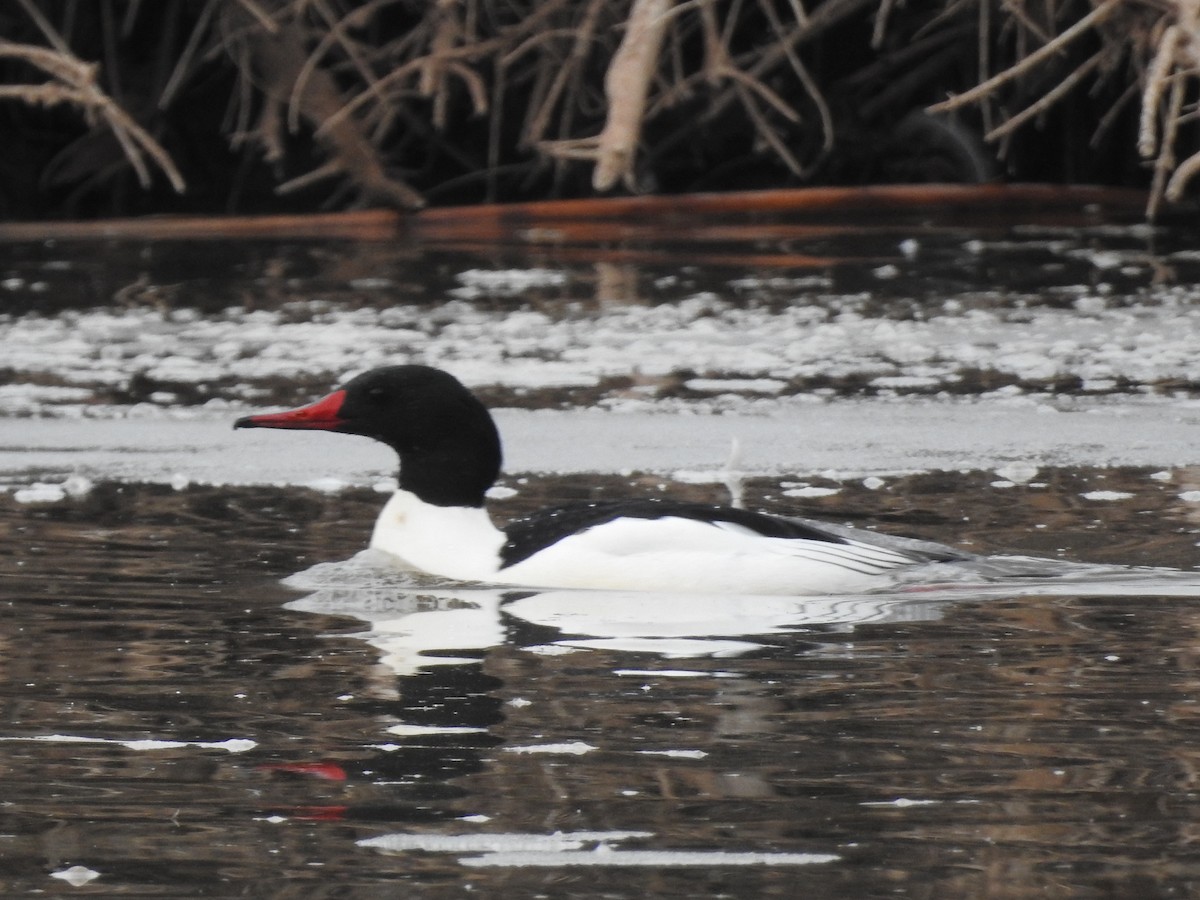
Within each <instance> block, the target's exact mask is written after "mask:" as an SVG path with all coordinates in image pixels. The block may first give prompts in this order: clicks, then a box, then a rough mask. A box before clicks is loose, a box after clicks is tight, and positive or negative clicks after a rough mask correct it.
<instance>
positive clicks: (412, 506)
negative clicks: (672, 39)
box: [234, 365, 974, 594]
mask: <svg viewBox="0 0 1200 900" xmlns="http://www.w3.org/2000/svg"><path fill="white" fill-rule="evenodd" d="M234 428H289V429H302V430H319V431H338V432H343V433H345V434H360V435H364V436H366V437H370V438H374V439H375V440H377V441H382V442H383V443H385V444H387V445H388V446H390V447H391V448H392V449H394V450H395V451H396V452H397V453H398V454H399V456H400V479H399V488H398V490H397V491H396V493H395V495H394V496H393V497H392V498H391V499H390V500H389V501H388V503H387V505H386V506H384V508H383V511H382V512H381V513H380V515H379V519H378V520H377V521H376V523H375V529H374V532H373V533H372V535H371V547H372V548H375V549H378V550H383V551H385V552H387V553H389V554H392V555H393V556H396V557H398V558H399V559H400V560H401V561H403V562H404V563H406V564H407V565H408V566H410V567H412V568H414V569H418V570H420V571H423V572H426V573H429V574H432V575H438V576H442V577H445V578H451V579H455V580H461V581H482V582H488V583H491V584H504V585H522V586H527V587H538V588H601V589H607V590H646V591H659V592H662V591H671V592H701V593H723V594H824V593H844V592H860V591H863V590H868V589H871V588H873V587H880V586H886V585H887V584H889V583H892V580H893V579H894V578H895V577H896V576H898V575H902V574H903V573H905V572H907V571H910V570H913V569H915V568H917V567H921V566H925V565H928V564H930V563H941V562H953V561H961V560H967V559H972V558H974V557H972V556H971V555H970V554H965V553H960V552H959V551H956V550H952V549H950V548H949V547H943V546H941V545H939V544H932V543H928V542H925V541H916V540H909V539H905V538H894V537H888V536H884V535H878V534H874V533H871V532H864V531H860V530H858V529H854V528H848V527H845V526H836V525H827V524H823V523H819V522H813V521H810V520H807V519H796V518H790V517H782V516H774V515H767V514H764V513H756V512H749V511H746V510H743V509H735V508H731V507H720V506H707V505H704V504H701V503H686V502H674V501H667V500H650V499H631V500H607V501H600V502H595V503H579V504H574V505H569V506H562V507H556V508H552V509H548V510H545V511H543V512H541V513H539V514H537V515H534V516H532V517H530V518H528V519H523V520H521V521H517V522H514V523H513V524H511V525H509V526H508V527H507V528H505V529H503V530H501V529H499V528H497V527H496V526H495V525H494V524H492V521H491V519H490V518H489V516H488V513H487V511H486V510H485V509H484V494H485V492H486V491H487V490H488V489H489V488H490V487H491V486H492V485H493V484H494V483H495V481H496V478H497V476H498V475H499V473H500V436H499V433H498V432H497V430H496V425H495V423H494V422H493V421H492V417H491V415H490V414H489V413H488V411H487V408H486V407H484V405H483V404H482V403H481V402H480V401H479V399H478V398H477V397H475V395H474V394H472V393H471V392H470V391H469V390H467V388H466V387H464V386H463V385H462V384H461V383H460V382H459V381H458V380H457V379H456V378H454V377H453V376H452V375H450V374H448V373H446V372H443V371H441V370H439V369H434V368H430V367H428V366H419V365H403V366H388V367H385V368H380V369H373V370H371V371H369V372H365V373H364V374H362V375H359V376H358V377H356V378H354V379H352V380H351V381H349V382H348V383H347V384H346V385H345V386H344V387H342V388H341V389H340V390H337V391H334V392H333V393H332V394H330V395H329V396H327V397H325V398H324V399H321V400H318V401H316V402H315V403H312V404H310V405H308V406H303V407H300V408H298V409H293V410H289V411H287V412H279V413H267V414H263V415H255V416H246V417H244V418H241V419H238V420H237V422H235V423H234Z"/></svg>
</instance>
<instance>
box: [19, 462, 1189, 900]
mask: <svg viewBox="0 0 1200 900" xmlns="http://www.w3.org/2000/svg"><path fill="white" fill-rule="evenodd" d="M1153 474H1154V473H1151V472H1147V471H1142V470H1110V471H1093V472H1087V473H1083V472H1078V471H1060V472H1046V473H1044V478H1043V481H1042V482H1041V483H1042V484H1044V487H1038V488H1033V487H1016V488H1013V487H992V486H990V485H989V483H988V481H987V479H985V478H984V477H983V476H971V475H954V476H951V475H927V476H919V477H913V478H908V479H899V480H896V481H895V482H893V483H891V484H890V485H889V486H888V487H887V488H885V489H882V490H877V491H867V490H866V489H865V488H861V487H858V486H856V485H846V486H845V488H844V490H843V491H842V493H840V494H838V495H834V496H831V497H826V498H821V499H818V500H813V501H807V502H806V503H805V506H806V511H808V512H813V513H816V514H819V515H823V516H828V517H832V518H836V519H840V520H842V521H851V522H854V521H861V520H862V519H863V518H865V517H867V516H868V515H870V516H871V517H872V518H873V519H874V520H875V521H878V522H882V523H883V526H882V527H885V528H887V529H890V530H896V531H902V532H905V533H910V534H916V535H919V536H923V537H928V538H933V539H938V540H955V539H959V538H961V539H965V540H972V541H976V543H975V544H974V545H973V546H975V547H976V549H985V550H1010V551H1018V552H1036V553H1040V554H1044V555H1050V556H1058V555H1066V556H1069V557H1071V558H1075V559H1081V560H1087V561H1092V562H1112V561H1125V562H1136V563H1138V564H1141V565H1171V566H1188V565H1190V563H1191V562H1192V560H1193V559H1194V556H1195V543H1196V540H1197V536H1196V532H1197V528H1196V523H1195V522H1194V521H1192V519H1191V517H1190V516H1189V514H1188V512H1187V504H1184V503H1181V502H1179V501H1178V500H1177V499H1175V498H1176V495H1177V493H1178V491H1179V486H1178V485H1176V484H1172V483H1170V482H1166V481H1164V480H1163V478H1162V477H1161V476H1160V477H1158V478H1153V477H1151V476H1152V475H1153ZM1098 483H1103V484H1104V485H1105V487H1106V488H1107V489H1109V490H1113V491H1118V492H1123V493H1126V494H1128V495H1129V499H1126V500H1124V501H1120V500H1115V501H1109V502H1107V503H1105V504H1104V508H1103V514H1102V517H1103V525H1102V526H1101V523H1100V517H1099V514H1098V513H1097V507H1096V504H1095V503H1094V502H1088V501H1084V500H1081V499H1080V495H1081V492H1085V491H1089V490H1092V489H1094V488H1095V486H1096V485H1097V484H1098ZM617 488H624V489H626V490H629V491H631V492H639V491H642V492H644V491H645V490H646V488H645V486H644V485H641V484H638V483H632V484H631V483H628V482H627V481H621V480H620V479H614V478H607V479H606V478H600V477H597V478H595V479H593V480H586V479H585V480H581V479H578V478H576V479H572V480H571V481H570V482H569V483H568V482H565V481H563V480H561V479H549V478H546V479H535V480H533V481H531V482H530V483H529V484H528V485H526V486H525V487H524V489H523V490H522V492H521V494H520V495H519V496H518V497H517V498H514V499H511V500H508V501H505V502H503V503H501V504H499V512H500V515H502V516H503V515H511V514H516V513H519V512H521V511H522V510H523V509H524V508H525V507H534V506H539V505H541V504H543V503H545V502H548V501H549V500H551V499H553V498H558V497H562V496H564V495H567V494H572V495H578V494H579V493H580V492H581V491H589V490H591V491H595V490H615V489H617ZM682 490H683V491H684V492H691V493H694V494H696V495H697V496H703V495H704V492H706V491H711V490H712V489H711V488H709V487H705V486H699V487H698V486H690V487H683V488H682ZM778 492H779V485H778V484H776V483H773V482H767V481H755V482H753V483H752V484H751V485H750V492H749V497H748V499H749V500H750V501H751V502H752V503H753V504H756V505H757V504H760V503H761V504H766V505H768V506H770V507H772V508H777V509H778V508H782V502H783V501H781V500H780V499H779V497H778ZM379 503H380V497H379V495H378V494H374V493H371V492H368V491H361V492H354V491H350V492H345V493H342V494H336V495H321V494H316V493H313V492H308V491H304V490H302V489H298V488H286V489H285V488H279V489H268V488H261V489H250V488H243V489H234V488H206V487H190V488H188V489H186V490H182V491H173V490H171V489H170V488H169V487H165V486H135V485H125V486H118V485H100V486H98V487H97V488H96V489H95V490H93V491H92V493H90V494H89V495H87V496H85V497H82V498H76V499H71V498H68V499H64V500H62V501H59V502H57V503H45V504H32V505H31V504H25V505H22V504H18V503H15V502H13V501H12V499H11V497H10V496H8V495H3V496H0V534H2V535H3V540H2V541H0V596H2V598H3V599H2V600H0V603H2V604H3V608H4V613H5V615H4V619H3V623H4V624H3V626H2V628H3V630H2V634H3V645H2V647H0V665H2V666H3V669H2V672H3V677H2V679H0V691H2V692H3V697H2V699H0V709H2V711H3V716H4V722H3V725H2V726H0V766H2V769H3V784H4V795H3V797H2V798H0V803H2V806H0V887H3V890H4V893H5V895H6V896H21V895H26V894H30V893H36V892H45V893H52V894H57V893H70V894H72V895H76V894H77V895H81V896H89V895H105V896H155V897H158V896H172V897H174V896H181V897H182V896H211V897H234V896H247V897H263V896H279V897H305V898H309V897H313V898H318V897H321V898H323V897H331V898H332V897H381V896H386V897H392V896H395V897H402V896H404V897H407V896H421V897H426V896H428V897H458V896H489V897H492V896H495V897H499V896H505V897H539V896H545V897H572V896H578V897H643V896H657V897H683V896H692V897H694V896H712V897H719V896H735V897H767V896H769V897H884V896H915V897H1135V896H1136V897H1156V896H1178V897H1187V896H1194V895H1195V893H1196V891H1197V890H1198V889H1200V855H1198V854H1197V852H1196V849H1195V848H1196V838H1197V833H1196V832H1197V825H1196V823H1197V821H1198V817H1197V813H1198V811H1200V793H1198V792H1200V784H1198V783H1197V770H1198V766H1200V750H1197V747H1200V679H1198V678H1197V676H1196V669H1197V661H1198V660H1197V656H1198V655H1200V613H1198V610H1200V606H1198V601H1197V598H1196V597H1195V596H1192V597H1188V596H1156V595H1154V593H1153V591H1152V590H1147V589H1138V588H1132V589H1130V590H1129V591H1127V592H1124V593H1118V594H1117V595H1114V596H1098V597H1095V596H1092V597H1089V596H1083V595H1080V594H1078V593H1075V594H1072V593H1069V592H1068V593H1060V594H1058V595H1050V596H1045V595H1037V593H1036V592H1030V593H1021V592H1020V591H1019V590H1017V591H1014V592H1009V593H1008V594H1006V595H999V596H997V595H988V594H985V593H984V592H982V591H980V592H979V593H978V594H977V595H976V594H973V593H972V591H971V590H966V591H965V592H964V591H958V592H957V593H954V592H950V593H945V594H938V593H937V592H929V593H927V594H922V593H916V594H908V595H893V596H885V597H881V598H874V599H873V600H871V601H870V602H867V603H859V604H858V605H854V604H853V603H849V601H847V603H843V604H836V603H835V604H828V603H826V604H824V605H822V603H820V602H817V601H813V602H812V603H811V604H809V605H805V604H803V603H793V604H792V605H791V606H787V607H786V608H781V609H780V610H777V614H770V613H767V614H764V613H763V611H762V610H761V609H760V610H754V609H752V608H743V609H742V610H741V613H740V615H741V616H742V617H743V619H742V620H739V618H738V616H737V615H735V616H732V617H727V618H726V619H725V620H723V621H720V622H715V621H710V622H708V624H701V625H698V626H697V627H696V629H695V631H696V633H692V634H689V633H688V631H687V630H686V629H682V630H681V631H680V632H679V633H676V632H675V631H673V630H672V629H671V628H670V627H669V623H670V621H671V620H672V619H673V618H677V617H675V616H673V615H667V616H665V617H662V618H663V619H665V620H666V622H667V625H666V626H664V624H663V621H656V616H655V613H654V610H653V609H650V608H646V607H645V605H646V604H652V603H654V602H655V601H654V600H653V599H652V598H645V599H644V600H643V601H642V606H643V608H642V611H641V614H640V615H639V614H634V615H631V614H630V612H629V606H628V604H626V605H625V606H623V607H622V606H620V605H619V604H617V605H616V606H612V607H609V608H608V609H600V610H597V609H595V608H594V606H593V605H592V601H590V600H587V601H584V602H583V603H582V604H577V605H576V606H574V607H571V608H568V607H569V604H568V606H563V605H562V604H559V605H558V606H556V607H555V610H556V611H557V612H558V613H560V614H561V613H563V611H564V610H567V611H568V613H570V614H569V615H567V616H566V617H565V618H563V617H561V616H560V617H559V618H557V619H554V618H553V617H548V616H547V615H545V614H543V613H544V612H545V610H544V609H542V608H541V607H538V606H537V605H536V604H537V603H538V602H540V601H537V598H536V597H532V598H531V597H530V596H528V594H504V595H492V594H489V593H488V592H478V593H477V594H475V595H472V593H471V592H470V591H458V592H455V591H441V592H439V591H438V590H436V589H429V590H424V591H413V590H411V589H410V590H407V591H406V590H403V589H401V588H393V587H389V586H388V585H387V583H386V581H383V582H381V581H378V580H377V581H375V582H374V584H373V587H371V588H370V589H364V587H363V585H364V583H365V582H364V580H363V579H362V578H356V576H354V574H353V572H354V570H353V569H352V567H351V568H347V569H343V570H342V576H341V577H340V578H333V579H327V580H326V584H325V590H323V591H317V592H315V593H314V592H313V591H312V590H307V591H306V590H299V589H294V588H289V587H286V586H284V585H282V584H281V583H280V579H281V578H284V577H287V576H290V575H293V574H294V573H296V572H297V571H299V570H304V569H307V568H308V567H309V566H310V565H312V564H313V563H318V562H323V561H331V560H344V559H347V558H349V557H352V556H353V555H354V554H355V553H356V552H357V551H358V550H359V549H360V548H361V546H362V544H363V542H364V540H365V535H366V532H367V527H368V523H369V522H370V519H371V516H372V515H373V512H374V510H375V508H376V507H377V506H378V505H379ZM1040 526H1047V527H1040ZM316 571H317V572H318V573H319V572H321V571H322V570H321V569H318V570H316ZM311 578H316V580H320V578H319V577H317V576H313V575H312V573H310V579H311ZM367 580H368V581H369V580H370V579H367ZM1192 586H1193V593H1197V592H1200V591H1197V590H1196V583H1195V582H1193V583H1192ZM339 588H340V589H339ZM1164 593H1168V592H1164ZM601 596H602V597H603V595H601ZM618 599H619V598H618ZM601 602H603V601H601ZM664 602H666V601H664ZM531 604H533V605H531ZM847 604H849V605H847ZM312 610H316V611H312ZM322 610H323V611H322ZM539 610H541V613H539ZM705 615H706V614H705V612H704V610H703V609H699V610H697V611H695V612H694V615H693V618H694V620H695V621H697V622H701V623H703V622H704V621H705ZM589 616H590V619H589ZM422 617H424V618H422ZM430 617H433V618H430ZM422 621H426V622H433V623H434V624H435V625H436V626H437V627H435V628H433V629H428V628H426V629H425V633H424V636H422V628H421V626H420V625H419V623H420V622H422ZM589 621H590V622H591V623H593V624H592V626H588V624H587V623H588V622H589ZM638 621H641V623H642V624H641V625H638V624H637V622H638ZM740 621H744V622H745V627H742V626H741V625H740ZM368 622H369V624H368ZM554 622H558V623H559V624H562V625H564V627H565V630H560V629H559V628H556V627H554V625H553V623H554ZM596 623H600V625H599V627H596ZM614 623H616V625H617V626H619V627H612V628H609V629H608V630H607V631H606V630H605V628H606V627H607V626H612V625H613V624H614ZM647 623H648V624H647ZM572 629H575V630H572ZM430 634H433V635H435V636H434V637H432V638H431V637H430V636H429V635H430ZM414 635H416V636H415V637H414ZM414 648H415V649H414ZM421 648H425V650H424V653H423V654H422V653H421ZM139 742H143V743H139ZM73 867H80V868H78V869H76V868H73ZM88 873H98V875H97V876H95V877H94V878H93V880H91V881H90V882H87V883H86V884H83V885H81V886H78V887H71V886H70V885H69V883H68V881H66V880H65V879H66V877H67V876H70V875H80V876H84V877H86V876H87V874H88Z"/></svg>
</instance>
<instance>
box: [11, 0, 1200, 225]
mask: <svg viewBox="0 0 1200 900" xmlns="http://www.w3.org/2000/svg"><path fill="white" fill-rule="evenodd" d="M0 29H2V32H0V33H3V34H5V35H6V36H7V37H5V38H4V39H0V100H3V101H5V102H3V103H0V116H2V117H3V119H4V130H5V132H6V133H7V134H8V135H9V136H10V143H9V147H8V149H7V150H6V154H5V157H6V158H5V160H4V161H3V163H2V165H3V167H4V169H5V170H6V176H7V177H6V178H5V179H3V182H4V186H3V187H0V219H4V220H8V221H10V222H12V221H14V220H25V221H28V220H48V219H72V218H73V219H97V218H110V217H133V216H143V215H148V214H174V215H183V216H207V215H214V214H216V215H220V214H231V213H237V214H241V215H264V214H270V215H288V214H300V213H308V212H311V211H313V210H324V211H347V210H354V209H361V208H362V207H388V208H391V209H395V210H403V211H408V212H412V211H416V210H420V209H423V208H425V207H437V208H444V207H450V206H458V205H463V204H493V203H526V204H529V202H530V201H540V200H551V199H561V198H591V197H603V196H605V195H609V194H612V193H614V192H616V193H618V194H635V195H636V194H658V195H693V194H702V195H708V194H711V193H713V192H720V191H733V192H742V194H741V196H742V197H743V198H746V197H758V198H769V197H771V196H779V195H792V194H798V193H800V192H796V191H791V190H789V189H792V188H797V187H811V186H818V187H820V186H861V185H888V184H893V185H900V184H913V183H920V184H929V185H931V187H930V188H929V191H930V193H929V194H927V195H926V199H925V201H924V202H930V199H931V198H932V200H933V202H937V198H938V197H943V198H944V194H938V191H943V192H944V191H945V188H933V187H932V185H946V184H974V185H984V186H992V185H995V184H997V183H1001V182H1013V181H1015V182H1047V183H1050V184H1057V185H1083V184H1095V185H1100V186H1106V187H1109V188H1120V189H1132V190H1131V191H1129V192H1128V193H1130V194H1132V193H1134V192H1136V193H1138V195H1139V196H1140V198H1141V199H1140V201H1139V204H1140V205H1142V208H1143V211H1144V215H1145V216H1146V217H1147V218H1149V219H1152V220H1153V219H1155V218H1156V217H1158V216H1160V215H1162V214H1163V213H1165V212H1167V211H1169V210H1170V209H1171V208H1172V207H1173V206H1174V205H1176V204H1179V203H1180V202H1181V201H1184V200H1185V199H1186V197H1187V195H1188V188H1189V184H1190V183H1191V182H1192V181H1193V179H1194V178H1195V176H1196V175H1197V173H1200V152H1193V149H1194V147H1195V146H1196V140H1195V138H1196V123H1195V122H1194V119H1195V118H1196V93H1197V92H1196V85H1195V82H1196V79H1197V74H1196V71H1197V62H1198V61H1200V50H1198V49H1197V48H1198V47H1200V43H1198V42H1200V3H1197V2H1195V0H1005V2H995V0H940V2H931V3H904V2H896V0H728V2H726V0H621V2H608V0H540V2H519V0H505V2H501V0H433V2H423V3H410V2H400V0H304V2H301V0H195V2H179V3H171V4H149V3H142V2H139V0H98V2H96V3H73V2H72V3H60V2H51V0H16V2H15V3H13V4H9V5H8V6H7V7H6V8H5V9H4V10H3V11H2V12H0ZM777 189H784V190H782V191H779V190H777ZM750 192H758V193H750ZM1018 193H1019V191H1018ZM1118 195H1120V196H1121V198H1122V199H1121V200H1120V205H1121V206H1122V207H1123V208H1124V207H1126V206H1127V205H1128V197H1127V196H1125V195H1124V194H1121V192H1120V191H1116V192H1113V193H1112V194H1111V195H1110V199H1112V198H1115V197H1117V196H1118ZM829 196H832V195H828V196H826V198H825V200H826V201H828V199H829ZM847 196H849V195H847ZM900 196H902V193H901V192H897V193H894V194H893V195H892V199H891V200H889V201H888V202H889V203H894V202H897V200H896V198H898V197H900ZM906 196H908V197H909V199H908V200H907V201H906V202H910V203H911V202H919V201H916V200H915V199H914V198H916V197H917V196H918V195H917V194H912V195H906ZM980 196H984V197H985V198H986V196H987V195H986V192H985V193H984V194H981V195H980ZM1013 196H1015V194H1014V195H1010V198H1009V199H1010V200H1011V199H1012V197H1013ZM1064 196H1065V195H1064ZM767 202H768V204H770V203H771V201H769V200H768V201H767ZM991 202H992V201H990V200H986V199H985V203H991ZM532 205H534V206H536V204H532ZM599 208H600V207H592V211H593V212H594V211H595V210H596V209H599ZM640 211H644V210H640ZM602 215H603V213H602ZM453 217H454V214H453V213H450V218H451V219H453ZM436 219H437V217H436V216H434V217H429V216H425V217H424V218H422V217H416V218H413V219H411V220H410V221H411V222H414V223H417V224H415V225H410V226H408V227H416V228H421V227H428V226H425V225H422V224H420V223H422V222H430V221H435V220H436ZM378 221H382V220H378Z"/></svg>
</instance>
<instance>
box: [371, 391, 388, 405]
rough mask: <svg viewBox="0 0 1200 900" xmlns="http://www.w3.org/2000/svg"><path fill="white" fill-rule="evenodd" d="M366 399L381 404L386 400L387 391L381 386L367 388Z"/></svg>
mask: <svg viewBox="0 0 1200 900" xmlns="http://www.w3.org/2000/svg"><path fill="white" fill-rule="evenodd" d="M367 399H368V400H369V401H371V402H372V403H375V404H381V403H383V402H384V401H385V400H387V391H386V390H384V389H383V388H381V387H373V388H367Z"/></svg>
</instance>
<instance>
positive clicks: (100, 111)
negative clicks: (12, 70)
mask: <svg viewBox="0 0 1200 900" xmlns="http://www.w3.org/2000/svg"><path fill="white" fill-rule="evenodd" d="M0 59H11V60H19V61H21V62H24V63H28V64H29V65H30V66H31V67H33V68H34V69H35V70H37V71H40V72H42V73H43V74H45V75H48V76H50V79H51V80H50V81H48V82H45V83H40V84H15V85H14V84H0V99H10V100H19V101H22V102H24V103H28V104H32V105H36V106H45V107H53V106H59V105H68V106H73V107H78V108H79V109H81V110H82V111H83V114H84V116H85V117H86V119H87V120H88V122H89V124H95V123H97V122H102V123H103V124H104V126H105V127H106V128H107V129H108V130H109V131H110V132H111V133H112V135H113V136H114V137H115V138H116V139H117V142H118V143H119V144H120V145H121V149H122V151H124V154H125V158H126V159H127V160H128V161H129V165H130V166H131V167H132V168H133V170H134V172H136V173H137V177H138V181H139V183H140V184H141V185H142V186H143V187H149V186H150V182H151V175H150V165H149V164H150V163H151V162H152V163H154V164H155V165H157V166H158V168H159V169H161V170H162V172H163V173H164V174H165V175H166V176H167V178H168V180H169V181H170V182H171V186H172V187H173V188H174V189H175V190H176V191H177V192H179V193H183V190H184V181H183V176H182V175H181V174H179V170H178V169H177V168H176V167H175V164H174V162H172V161H171V158H170V156H168V155H167V152H166V151H165V150H163V148H162V147H161V146H160V145H159V143H158V141H156V140H154V138H153V137H151V136H150V135H149V134H148V133H147V132H146V131H145V129H143V128H142V127H141V126H140V125H138V124H137V122H135V121H134V120H133V119H132V118H131V117H130V116H129V114H128V113H127V112H125V110H124V109H122V108H121V107H120V106H119V105H118V104H117V103H115V102H114V101H113V100H112V98H111V97H109V96H108V95H107V94H105V93H104V92H103V91H102V90H100V87H99V86H98V85H97V83H96V67H95V66H94V65H89V64H87V63H85V62H83V61H82V60H80V59H78V58H76V57H75V56H74V55H72V54H71V52H70V51H69V50H67V49H66V48H65V47H64V48H61V49H56V50H49V49H46V48H44V47H36V46H31V45H29V44H17V43H13V42H12V41H7V40H3V39H0Z"/></svg>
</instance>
